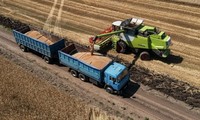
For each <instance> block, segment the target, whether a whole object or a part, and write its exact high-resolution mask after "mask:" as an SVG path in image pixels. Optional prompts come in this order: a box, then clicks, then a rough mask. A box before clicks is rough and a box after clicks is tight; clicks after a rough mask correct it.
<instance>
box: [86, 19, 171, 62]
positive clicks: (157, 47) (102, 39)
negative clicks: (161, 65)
mask: <svg viewBox="0 0 200 120" xmlns="http://www.w3.org/2000/svg"><path fill="white" fill-rule="evenodd" d="M90 43H91V44H92V47H94V50H96V51H98V50H103V49H105V48H106V47H111V46H112V47H113V48H114V49H115V50H116V51H117V52H118V53H125V52H126V51H127V50H128V49H129V50H132V51H133V52H134V53H135V54H137V55H140V58H141V59H142V60H148V59H150V53H152V52H153V53H155V54H156V55H158V56H160V57H162V58H166V57H167V56H168V55H169V54H170V49H169V46H170V45H171V38H170V36H168V35H166V34H165V32H160V31H159V30H158V29H157V28H156V27H152V26H147V25H144V24H143V20H142V19H136V18H130V19H127V20H124V21H115V22H113V23H112V26H111V27H110V28H108V29H106V30H104V31H103V32H101V33H100V34H99V35H96V36H95V37H91V38H90Z"/></svg>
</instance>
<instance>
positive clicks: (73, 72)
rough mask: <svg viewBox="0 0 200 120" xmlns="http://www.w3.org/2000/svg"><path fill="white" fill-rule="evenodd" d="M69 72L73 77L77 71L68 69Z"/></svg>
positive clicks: (76, 74)
mask: <svg viewBox="0 0 200 120" xmlns="http://www.w3.org/2000/svg"><path fill="white" fill-rule="evenodd" d="M70 73H71V75H72V76H73V77H77V76H78V73H77V72H76V70H70Z"/></svg>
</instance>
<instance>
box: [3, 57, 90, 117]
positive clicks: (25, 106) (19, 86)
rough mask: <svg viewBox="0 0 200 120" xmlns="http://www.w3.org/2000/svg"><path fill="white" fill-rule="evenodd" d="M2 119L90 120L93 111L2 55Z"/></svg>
mask: <svg viewBox="0 0 200 120" xmlns="http://www.w3.org/2000/svg"><path fill="white" fill-rule="evenodd" d="M0 66H1V67H0V76H1V78H0V81H1V82H0V119H1V120H2V119H15V120H17V119H24V120H25V119H26V120H27V119H88V116H87V114H88V113H87V112H89V109H88V108H87V106H85V105H84V104H83V103H81V102H80V101H78V100H77V99H75V98H74V97H72V96H71V95H70V94H69V93H67V92H65V91H61V90H60V91H59V90H58V89H57V88H55V87H54V86H52V85H50V84H48V83H47V82H46V81H44V80H41V78H38V77H37V76H35V75H34V74H32V73H30V72H27V71H26V70H24V69H23V68H21V67H20V66H18V65H16V64H14V63H12V62H10V61H9V60H8V59H5V57H3V56H2V55H0Z"/></svg>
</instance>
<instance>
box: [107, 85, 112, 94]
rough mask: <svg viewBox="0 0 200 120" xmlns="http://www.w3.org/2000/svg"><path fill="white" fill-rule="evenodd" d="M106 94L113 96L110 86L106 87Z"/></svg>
mask: <svg viewBox="0 0 200 120" xmlns="http://www.w3.org/2000/svg"><path fill="white" fill-rule="evenodd" d="M106 92H108V93H110V94H113V93H114V90H113V89H112V88H111V87H110V86H107V87H106Z"/></svg>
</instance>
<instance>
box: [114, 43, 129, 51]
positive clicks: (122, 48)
mask: <svg viewBox="0 0 200 120" xmlns="http://www.w3.org/2000/svg"><path fill="white" fill-rule="evenodd" d="M126 49H127V46H126V43H125V42H124V41H122V40H120V41H119V42H117V49H116V51H117V52H118V53H125V52H126Z"/></svg>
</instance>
